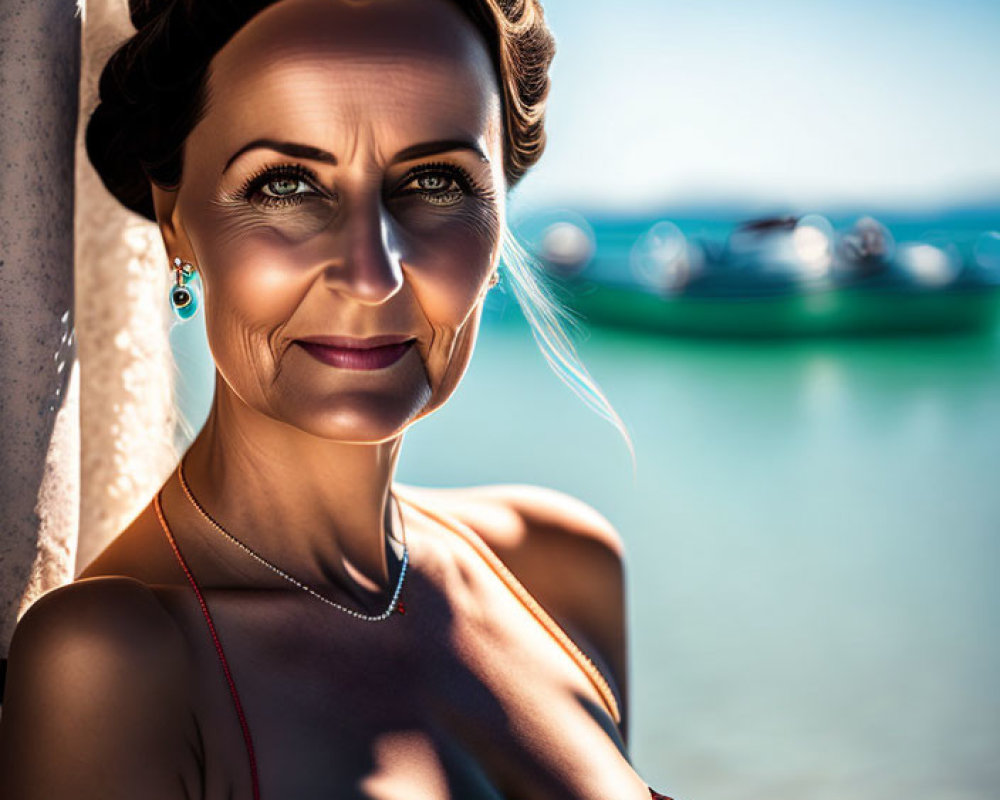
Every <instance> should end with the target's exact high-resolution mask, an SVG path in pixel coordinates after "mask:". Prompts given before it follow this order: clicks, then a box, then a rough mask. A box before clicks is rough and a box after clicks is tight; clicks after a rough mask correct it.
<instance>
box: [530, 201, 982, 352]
mask: <svg viewBox="0 0 1000 800" xmlns="http://www.w3.org/2000/svg"><path fill="white" fill-rule="evenodd" d="M998 243H1000V234H998V233H996V232H993V231H988V232H986V233H983V234H982V236H980V239H979V242H978V243H977V245H976V248H975V249H974V251H972V252H970V253H963V252H962V251H961V250H960V249H959V248H958V247H957V246H956V245H955V244H954V243H951V242H935V243H930V242H922V241H915V242H903V243H900V244H897V243H896V242H895V240H894V238H893V236H892V234H891V232H890V231H889V230H888V228H886V227H885V226H884V225H882V224H881V223H879V222H878V221H877V220H875V219H873V218H872V217H862V218H860V219H858V220H857V221H856V222H855V224H854V225H853V226H852V227H850V228H849V229H848V230H846V231H844V232H843V233H840V234H838V233H837V232H835V231H834V229H833V226H832V225H831V224H830V223H829V222H828V221H827V220H826V219H825V218H823V217H821V216H818V215H807V216H805V217H774V218H765V219H759V220H751V221H749V222H747V223H744V224H742V225H740V226H738V227H737V228H736V229H735V230H733V231H732V232H731V233H730V235H729V237H728V239H727V241H726V242H725V243H720V242H717V241H710V240H703V239H702V240H699V239H689V238H687V237H685V236H684V234H683V233H681V231H680V229H679V228H678V227H677V226H676V225H674V224H673V223H670V222H665V221H661V222H658V223H656V224H654V225H653V226H652V227H650V228H649V229H648V230H647V231H646V232H645V233H644V234H643V235H641V236H639V237H638V238H637V239H636V240H635V243H634V245H633V247H632V251H631V254H630V257H629V262H630V264H629V266H630V269H629V270H628V271H625V270H623V269H619V270H617V273H612V272H610V271H608V270H605V274H604V275H602V276H601V277H599V278H598V277H595V276H594V275H593V274H588V272H587V271H581V272H579V273H576V274H575V275H571V276H569V277H568V278H566V277H565V273H556V272H555V271H554V272H553V274H558V275H561V276H562V278H563V280H562V281H561V282H562V283H563V285H564V286H565V287H566V289H567V290H568V291H567V295H566V302H567V303H568V304H569V305H570V307H571V308H572V309H573V310H575V311H577V312H579V314H581V315H582V316H583V317H584V318H585V319H587V320H589V321H592V322H596V323H602V324H608V325H615V326H622V327H627V328H634V329H643V330H649V331H658V332H663V333H671V334H685V335H698V336H758V337H763V336H772V337H774V336H781V337H783V336H810V335H879V334H900V333H959V332H975V331H986V330H994V329H995V328H996V326H997V320H998V318H1000V257H998V256H997V249H998V248H1000V244H998ZM983 253H985V254H986V255H985V256H983ZM543 261H544V258H543Z"/></svg>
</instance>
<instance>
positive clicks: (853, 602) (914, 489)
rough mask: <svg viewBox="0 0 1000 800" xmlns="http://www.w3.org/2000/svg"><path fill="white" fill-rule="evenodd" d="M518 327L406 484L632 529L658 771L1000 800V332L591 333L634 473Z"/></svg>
mask: <svg viewBox="0 0 1000 800" xmlns="http://www.w3.org/2000/svg"><path fill="white" fill-rule="evenodd" d="M499 317H500V315H498V314H497V313H495V309H494V312H491V315H490V317H489V318H488V320H487V321H486V322H485V323H484V326H483V330H482V333H481V335H480V339H479V341H478V343H477V348H476V353H475V356H474V358H473V361H472V364H471V365H470V368H469V371H468V373H467V375H466V378H465V380H464V381H463V383H462V384H461V385H460V386H459V388H458V390H457V392H456V394H455V395H454V397H453V398H452V399H451V400H450V402H449V403H448V404H447V405H446V406H445V407H444V408H442V409H440V410H439V411H438V412H436V413H435V414H434V415H432V416H431V417H430V418H428V419H426V420H424V421H422V422H421V423H420V424H418V425H417V426H416V427H414V428H413V429H412V430H411V431H410V432H409V433H408V434H407V437H406V441H405V444H404V447H403V451H402V457H401V461H400V466H399V473H398V478H399V480H401V481H403V482H410V483H415V484H425V485H446V486H461V485H470V484H480V483H491V482H515V483H519V482H523V483H538V484H542V485H546V486H552V487H555V488H558V489H562V490H564V491H567V492H570V493H572V494H574V495H576V496H578V497H580V498H583V499H585V500H586V501H587V502H589V503H591V504H592V505H594V506H595V507H596V508H597V509H599V510H600V511H601V512H602V513H604V514H605V516H607V517H608V518H609V519H610V520H611V521H612V522H613V523H614V524H615V525H616V527H617V528H618V530H619V531H620V532H621V534H622V536H623V537H624V539H625V540H626V544H627V548H628V574H629V608H630V625H631V684H632V685H631V696H632V728H631V741H630V744H631V751H632V755H633V758H634V762H635V764H636V766H637V768H638V769H639V771H640V773H641V774H642V775H643V777H644V778H645V779H646V780H647V781H648V782H649V783H651V784H652V785H653V786H654V787H656V788H658V789H659V790H661V791H665V792H667V793H669V794H671V795H673V796H675V797H678V798H688V799H689V800H696V799H697V800H730V798H731V799H732V800H737V798H738V799H739V800H746V798H765V797H766V798H768V800H784V798H788V799H789V800H791V799H792V798H795V800H813V799H815V800H820V799H822V800H826V798H835V797H836V798H837V799H838V800H842V798H844V797H851V798H852V800H869V798H870V799H871V800H876V799H877V800H885V799H886V798H902V797H908V796H921V797H933V798H935V800H973V799H976V800H978V799H979V798H982V799H983V800H986V798H993V797H995V796H996V786H997V785H998V784H1000V759H998V758H997V753H998V750H1000V692H998V691H997V679H998V676H1000V643H998V637H997V631H998V630H1000V588H998V584H997V581H996V579H995V573H996V570H997V566H998V564H1000V491H998V487H997V483H998V478H1000V333H998V334H997V335H995V336H982V337H975V338H927V339H917V338H911V339H880V340H873V341H865V340H853V341H835V340H828V341H812V342H805V341H784V342H756V343H753V342H750V343H746V342H738V341H736V342H726V341H707V342H706V341H697V340H674V339H667V338H662V339H661V338H653V337H645V336H638V335H632V334H627V333H622V332H616V331H609V330H601V329H596V328H595V329H592V330H590V331H589V334H588V336H587V338H585V339H583V340H582V341H579V343H578V348H579V351H580V353H581V355H582V356H583V357H584V359H585V362H586V363H587V365H588V367H589V368H590V370H591V371H592V373H593V374H594V376H595V377H596V378H597V380H598V381H599V382H600V384H601V385H602V387H603V388H604V390H605V391H606V393H607V394H608V396H609V398H610V399H611V401H612V403H613V404H614V406H615V408H616V409H617V411H618V412H619V414H621V416H622V417H623V418H624V419H625V422H626V424H627V425H628V427H629V429H630V432H631V434H632V437H633V439H634V443H635V449H636V456H637V466H638V469H637V473H636V475H635V477H634V478H633V474H632V467H631V463H630V460H629V456H628V452H627V449H626V447H625V445H624V443H623V442H622V440H621V439H620V438H619V437H618V434H617V433H616V431H615V430H614V429H613V428H612V427H611V426H610V425H609V424H608V423H606V422H605V421H603V420H602V419H601V418H599V417H598V416H597V415H596V414H594V413H593V412H592V411H590V410H589V409H587V407H586V406H585V405H584V404H583V403H582V402H581V401H579V400H578V399H577V398H576V396H575V395H573V394H572V393H571V391H570V390H569V389H568V388H566V387H565V385H564V384H563V383H561V382H560V381H559V380H558V378H557V377H556V376H555V375H554V374H553V373H552V372H551V371H550V370H549V368H548V366H547V365H546V363H545V361H544V359H543V358H542V356H541V355H540V353H539V351H538V350H537V348H536V347H535V344H534V342H533V340H532V337H531V334H530V331H529V330H528V329H527V328H526V326H525V325H524V323H523V321H522V320H521V318H520V317H519V315H516V314H513V313H505V314H504V315H503V317H502V319H500V318H499ZM191 330H195V329H193V328H192V329H191ZM187 336H188V338H189V339H191V337H192V336H194V334H187ZM175 345H176V346H177V347H178V349H179V350H181V351H185V349H187V350H188V351H189V350H190V347H191V346H192V345H191V343H190V341H189V342H188V343H187V344H184V343H183V342H181V341H180V339H178V340H177V341H175ZM188 355H190V352H188ZM203 366H205V365H204V364H203ZM185 372H186V373H187V374H188V375H189V376H196V375H198V374H199V372H198V369H197V368H195V367H194V365H192V364H191V363H190V362H188V364H187V366H185ZM200 374H202V375H203V376H204V375H207V374H208V372H207V371H205V370H202V372H201V373H200ZM196 384H197V382H196V381H193V379H190V380H189V384H188V385H187V386H182V387H181V393H182V399H184V402H185V403H186V404H187V406H188V408H189V411H190V413H192V416H193V417H194V418H195V419H197V418H198V415H199V413H200V411H198V408H199V407H203V403H204V402H205V401H207V398H206V397H205V386H206V385H205V384H204V383H202V384H200V385H196Z"/></svg>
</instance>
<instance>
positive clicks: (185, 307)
mask: <svg viewBox="0 0 1000 800" xmlns="http://www.w3.org/2000/svg"><path fill="white" fill-rule="evenodd" d="M173 269H174V285H173V286H171V287H170V307H171V308H173V310H174V314H176V315H177V318H178V319H180V320H186V319H191V317H193V316H194V314H195V312H196V311H197V310H198V306H199V304H200V300H201V298H200V297H199V292H198V289H197V287H196V285H195V284H194V283H192V281H193V280H194V276H195V268H194V265H193V264H189V263H188V262H187V261H183V260H182V259H180V258H175V259H174V265H173Z"/></svg>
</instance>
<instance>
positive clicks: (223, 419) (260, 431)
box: [183, 389, 403, 605]
mask: <svg viewBox="0 0 1000 800" xmlns="http://www.w3.org/2000/svg"><path fill="white" fill-rule="evenodd" d="M402 438H403V437H402V434H400V435H399V436H397V437H395V438H393V439H389V440H387V441H384V442H378V443H374V444H364V443H344V442H338V441H331V440H328V439H322V438H319V437H317V436H313V435H311V434H309V433H306V432H304V431H301V430H299V429H297V428H294V427H292V426H290V425H288V424H286V423H283V422H281V421H279V420H276V419H273V418H271V417H268V416H266V415H264V414H261V413H260V412H258V411H255V410H254V409H251V408H250V407H249V406H247V405H246V404H244V403H243V402H242V401H240V400H239V399H238V398H235V397H233V396H232V395H230V394H228V393H227V392H226V391H225V390H223V391H221V392H220V391H219V389H217V391H216V400H215V402H214V403H213V406H212V411H211V413H210V414H209V418H208V420H207V421H206V423H205V426H204V428H203V429H202V431H201V432H200V433H199V434H198V436H197V437H196V439H195V441H194V442H193V443H192V445H191V447H190V448H189V449H188V451H187V454H186V455H185V457H184V462H183V464H184V467H183V468H184V475H185V478H186V480H187V483H188V485H189V487H190V489H191V492H192V493H193V495H194V497H195V498H196V499H197V501H198V503H199V504H200V505H201V506H202V507H203V508H204V509H205V510H206V511H207V513H208V514H210V515H211V516H212V518H213V519H215V520H216V521H217V522H218V523H219V524H220V525H222V526H223V528H225V530H227V531H228V532H229V533H230V534H232V535H233V536H235V537H236V538H237V539H239V540H240V541H242V542H243V543H244V544H246V545H247V546H248V547H250V548H251V549H253V550H254V551H256V552H257V553H259V554H260V555H261V556H262V557H264V558H266V559H267V560H269V561H271V562H272V563H274V564H275V565H276V566H278V567H280V568H281V569H283V570H285V571H286V572H288V573H289V574H290V575H292V576H294V577H296V578H297V579H298V580H300V581H302V582H304V583H306V584H307V585H309V586H313V587H317V586H324V585H333V586H335V587H338V588H341V589H343V590H344V591H345V592H346V593H347V594H348V595H350V596H352V597H354V598H355V599H357V600H358V601H359V602H361V603H363V604H365V603H372V604H376V605H377V603H378V602H380V600H381V599H384V598H385V595H386V593H387V592H388V593H391V590H392V585H393V583H394V581H395V578H396V575H397V569H398V564H397V565H394V566H393V565H390V564H389V563H388V560H389V559H388V556H387V553H386V532H387V531H389V532H391V534H393V535H394V537H395V538H396V539H398V538H399V537H400V521H399V518H398V513H399V512H397V511H396V510H395V509H394V505H395V504H394V503H392V502H391V500H390V495H389V490H390V488H391V485H392V477H393V474H394V472H395V468H396V461H397V458H398V456H399V448H400V445H401V444H402ZM190 510H191V511H194V513H195V515H197V517H198V518H199V521H198V524H199V525H200V526H201V527H200V529H201V530H213V529H212V526H211V524H210V523H209V522H208V521H207V520H204V519H203V518H201V517H200V515H198V514H197V511H195V510H194V509H190ZM188 517H190V515H188ZM214 535H219V534H218V532H215V534H214ZM395 552H396V553H397V558H398V555H399V550H398V549H397V550H396V551H395ZM233 553H234V555H233V557H234V558H242V559H247V560H249V559H250V557H249V556H248V555H246V554H241V553H240V552H239V551H237V550H236V549H235V548H234V550H233ZM272 577H273V576H272ZM265 578H267V576H262V580H263V579H265Z"/></svg>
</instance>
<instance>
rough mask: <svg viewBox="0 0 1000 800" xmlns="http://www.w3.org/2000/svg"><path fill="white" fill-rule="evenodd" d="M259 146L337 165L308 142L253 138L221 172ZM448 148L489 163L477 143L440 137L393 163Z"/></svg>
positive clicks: (411, 149) (330, 155)
mask: <svg viewBox="0 0 1000 800" xmlns="http://www.w3.org/2000/svg"><path fill="white" fill-rule="evenodd" d="M259 148H265V149H268V150H275V151H277V152H279V153H284V154H285V155H287V156H292V157H293V158H307V159H310V160H311V161H322V162H324V163H327V164H333V165H334V166H336V165H337V157H336V156H335V155H334V154H333V153H330V152H328V151H326V150H323V149H321V148H319V147H313V146H312V145H308V144H300V143H298V142H279V141H276V140H274V139H254V140H253V141H252V142H248V143H247V144H245V145H243V147H241V148H240V149H239V150H237V151H236V152H235V153H233V154H232V155H231V156H230V157H229V160H228V161H227V162H226V166H225V167H223V168H222V172H223V174H225V172H226V171H227V170H228V169H229V168H230V167H231V166H232V165H233V162H234V161H235V160H236V159H237V158H239V157H240V156H241V155H243V154H244V153H246V152H247V151H249V150H256V149H259ZM449 150H468V151H470V152H472V153H474V154H475V155H476V156H478V157H479V160H480V161H483V162H485V163H487V164H488V163H490V159H489V157H488V156H487V155H486V153H484V152H483V151H482V148H480V147H479V145H478V144H476V143H475V142H473V141H471V140H467V139H441V140H439V141H434V142H422V143H420V144H415V145H411V146H410V147H406V148H404V149H402V150H400V151H399V152H398V153H396V155H395V156H394V157H393V159H392V162H391V163H393V164H395V163H397V162H400V161H411V160H412V159H415V158H423V157H424V156H430V155H436V154H438V153H445V152H448V151H449Z"/></svg>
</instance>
